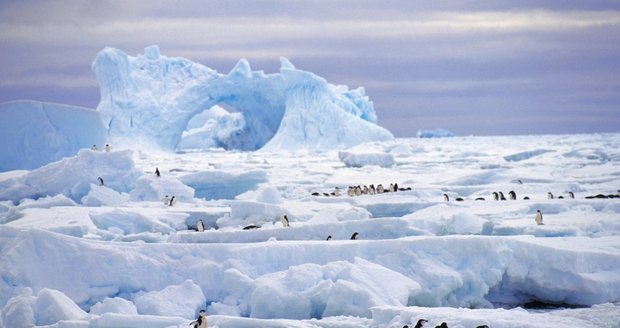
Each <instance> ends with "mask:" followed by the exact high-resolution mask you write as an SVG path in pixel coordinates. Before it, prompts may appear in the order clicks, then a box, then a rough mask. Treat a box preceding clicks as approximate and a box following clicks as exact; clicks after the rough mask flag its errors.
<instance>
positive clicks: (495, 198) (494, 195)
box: [493, 191, 499, 200]
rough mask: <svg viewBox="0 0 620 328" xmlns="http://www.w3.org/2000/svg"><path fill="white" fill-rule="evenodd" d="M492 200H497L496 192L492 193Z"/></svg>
mask: <svg viewBox="0 0 620 328" xmlns="http://www.w3.org/2000/svg"><path fill="white" fill-rule="evenodd" d="M493 200H499V194H498V193H497V192H495V191H494V192H493Z"/></svg>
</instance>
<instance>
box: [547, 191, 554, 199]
mask: <svg viewBox="0 0 620 328" xmlns="http://www.w3.org/2000/svg"><path fill="white" fill-rule="evenodd" d="M547 199H553V194H552V193H551V191H549V192H548V193H547Z"/></svg>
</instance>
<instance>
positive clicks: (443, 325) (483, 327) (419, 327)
mask: <svg viewBox="0 0 620 328" xmlns="http://www.w3.org/2000/svg"><path fill="white" fill-rule="evenodd" d="M427 322H428V320H426V319H420V320H418V322H417V323H416V324H415V326H414V327H413V328H422V327H424V324H425V323H427ZM403 328H409V326H408V325H404V326H403ZM435 328H448V324H447V323H446V322H442V323H441V324H439V325H437V326H435ZM476 328H489V326H487V325H480V326H476Z"/></svg>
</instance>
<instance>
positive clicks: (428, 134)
mask: <svg viewBox="0 0 620 328" xmlns="http://www.w3.org/2000/svg"><path fill="white" fill-rule="evenodd" d="M447 137H454V133H452V132H450V131H448V130H446V129H435V130H418V138H447Z"/></svg>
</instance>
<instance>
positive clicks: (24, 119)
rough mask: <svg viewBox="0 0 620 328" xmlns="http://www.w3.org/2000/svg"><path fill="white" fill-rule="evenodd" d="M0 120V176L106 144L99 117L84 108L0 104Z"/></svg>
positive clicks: (23, 102)
mask: <svg viewBox="0 0 620 328" xmlns="http://www.w3.org/2000/svg"><path fill="white" fill-rule="evenodd" d="M0 116H1V117H2V119H0V172H1V171H8V170H21V169H23V170H31V169H34V168H37V167H40V166H43V165H45V164H47V163H51V162H54V161H57V160H59V159H61V158H63V157H67V156H73V155H75V154H76V153H77V152H78V150H79V149H81V148H90V147H91V146H92V145H97V146H98V147H99V148H100V149H102V148H103V146H104V145H105V142H106V132H107V127H106V126H105V125H104V124H103V120H102V118H101V115H100V113H99V112H96V111H94V110H90V109H87V108H82V107H74V106H68V105H59V104H50V103H43V102H38V101H13V102H6V103H2V104H0Z"/></svg>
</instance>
